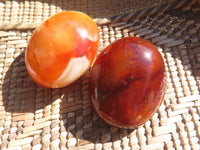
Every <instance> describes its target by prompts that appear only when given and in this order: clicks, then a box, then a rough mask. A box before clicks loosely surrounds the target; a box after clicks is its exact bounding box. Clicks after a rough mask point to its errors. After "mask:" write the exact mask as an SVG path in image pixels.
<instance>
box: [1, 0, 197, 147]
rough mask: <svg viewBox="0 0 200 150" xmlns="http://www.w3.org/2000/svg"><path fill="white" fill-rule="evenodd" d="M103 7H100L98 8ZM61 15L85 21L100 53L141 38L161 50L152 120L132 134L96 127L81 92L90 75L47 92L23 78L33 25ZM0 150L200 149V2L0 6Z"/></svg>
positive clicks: (18, 3)
mask: <svg viewBox="0 0 200 150" xmlns="http://www.w3.org/2000/svg"><path fill="white" fill-rule="evenodd" d="M105 8H106V9H105ZM63 10H79V11H83V12H86V13H88V14H89V15H90V16H92V17H93V18H94V19H95V21H96V22H97V24H98V26H99V31H100V35H101V40H100V46H99V51H98V52H100V51H101V50H102V49H103V48H105V47H106V46H108V45H109V44H110V43H112V42H114V41H115V40H117V39H120V38H122V37H127V36H138V37H142V38H144V39H146V40H148V41H150V42H151V43H153V44H154V45H155V46H156V47H157V48H158V50H159V51H160V52H161V54H162V56H163V58H164V60H165V64H166V68H167V72H168V88H167V92H166V96H165V99H164V102H163V104H162V105H161V107H160V109H159V110H158V111H157V112H156V113H155V115H154V116H153V117H152V118H151V119H150V120H149V121H147V122H146V123H145V124H144V125H142V126H140V127H138V128H136V129H119V128H116V127H112V126H109V125H108V124H106V123H105V122H103V121H102V120H101V119H100V118H99V116H98V115H97V114H96V113H95V112H94V111H93V109H92V108H91V105H90V98H89V95H88V80H89V78H90V70H89V69H88V71H87V72H86V73H85V74H84V75H83V76H82V77H81V78H80V79H78V80H77V81H75V82H74V83H72V84H71V85H69V86H67V87H64V88H60V89H47V88H43V87H40V86H38V85H37V84H35V83H34V82H33V81H32V79H31V78H30V77H29V75H28V73H27V71H26V67H25V62H24V51H25V49H26V46H27V43H28V40H29V38H30V37H31V35H32V33H33V31H34V29H35V27H36V26H37V25H38V24H40V23H41V22H42V21H43V20H45V19H46V18H47V17H49V16H51V15H52V14H55V13H57V12H59V11H63ZM0 12H2V13H1V14H0V149H2V150H4V149H12V150H22V149H23V150H31V149H33V150H38V149H42V150H46V149H53V150H58V149H84V150H88V149H96V150H100V149H105V150H110V149H114V150H115V149H116V150H120V149H125V150H129V149H131V150H139V149H141V150H146V149H148V150H155V149H158V150H160V149H161V150H162V149H167V150H173V149H176V150H179V149H180V150H181V149H183V150H189V149H194V150H198V149H200V140H199V139H200V2H199V1H197V0H194V1H191V0H183V1H168V2H166V1H155V0H154V1H148V0H146V1H134V0H125V1H108V0H105V1H97V0H96V1H89V0H88V1H83V0H82V1H81V0H76V1H59V0H57V1H56V0H54V1H50V0H49V1H47V0H43V1H40V0H37V1H27V0H26V1H16V0H15V1H0Z"/></svg>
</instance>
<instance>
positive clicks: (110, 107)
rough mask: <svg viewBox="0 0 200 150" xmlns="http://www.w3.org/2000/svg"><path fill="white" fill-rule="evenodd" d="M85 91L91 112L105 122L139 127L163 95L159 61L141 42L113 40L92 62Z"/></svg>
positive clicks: (153, 50)
mask: <svg viewBox="0 0 200 150" xmlns="http://www.w3.org/2000/svg"><path fill="white" fill-rule="evenodd" d="M89 89H90V96H91V99H92V104H93V106H94V108H95V110H96V111H97V113H98V114H99V116H100V117H101V118H102V119H104V120H105V121H106V122H107V123H109V124H111V125H114V126H117V127H126V128H133V127H136V126H138V125H141V124H143V123H145V122H146V121H147V120H148V119H150V117H151V116H152V115H153V114H154V113H155V111H156V110H157V109H158V108H159V106H160V105H161V103H162V101H163V98H164V95H165V90H166V70H165V64H164V61H163V58H162V56H161V54H160V53H159V51H158V50H157V49H156V48H155V47H154V46H153V45H152V44H151V43H149V42H147V41H146V40H144V39H141V38H137V37H126V38H122V39H120V40H117V41H116V42H114V43H112V44H111V45H109V46H108V47H107V48H105V49H104V50H103V51H102V52H101V53H100V54H99V56H98V58H97V59H96V61H95V63H94V65H93V67H92V70H91V78H90V87H89Z"/></svg>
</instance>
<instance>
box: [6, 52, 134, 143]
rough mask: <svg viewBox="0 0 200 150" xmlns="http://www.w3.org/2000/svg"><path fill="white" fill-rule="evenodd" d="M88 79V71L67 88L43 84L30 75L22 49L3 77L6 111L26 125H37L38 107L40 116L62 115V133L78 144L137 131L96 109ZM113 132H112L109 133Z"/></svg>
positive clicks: (113, 139) (111, 138)
mask: <svg viewBox="0 0 200 150" xmlns="http://www.w3.org/2000/svg"><path fill="white" fill-rule="evenodd" d="M88 79H89V77H88V75H87V73H86V74H85V75H83V76H82V77H81V78H80V79H78V80H77V81H76V82H74V83H72V84H70V85H69V86H67V87H64V88H60V89H49V88H44V87H41V86H39V85H37V84H36V83H34V81H33V80H32V79H31V78H30V76H29V75H28V72H27V70H26V67H25V62H24V52H22V53H21V54H20V55H19V56H18V57H17V58H16V59H15V60H14V61H13V63H12V64H11V65H10V66H9V68H8V70H7V72H6V75H5V78H4V80H3V86H2V95H3V105H4V108H5V111H6V112H9V113H11V115H12V122H19V121H24V126H32V125H34V120H37V119H35V117H36V116H38V115H39V114H38V110H41V111H42V113H40V114H41V115H42V116H40V117H39V118H45V117H48V116H51V115H60V120H58V119H57V121H61V122H63V124H62V123H61V124H62V125H61V126H60V132H65V131H68V134H67V136H66V140H67V139H70V138H74V137H76V138H78V139H79V141H78V142H77V146H81V145H85V144H87V143H90V142H92V143H102V142H103V143H106V142H111V141H112V142H113V141H115V140H119V139H120V138H122V137H124V136H127V135H128V134H130V133H131V132H132V131H133V130H126V129H118V128H113V127H111V126H110V125H108V124H106V123H105V122H104V121H103V120H101V119H100V118H99V117H98V115H97V114H96V113H95V112H93V109H92V108H91V105H90V99H89V95H88V85H87V84H88ZM57 101H58V102H57ZM54 103H56V104H54ZM59 105H60V106H59ZM57 106H58V107H60V108H58V110H59V111H57V110H56V109H54V107H57ZM2 117H5V116H2ZM3 123H4V122H2V124H3ZM111 131H112V133H111V135H108V133H110V132H111Z"/></svg>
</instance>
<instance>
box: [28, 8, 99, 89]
mask: <svg viewBox="0 0 200 150" xmlns="http://www.w3.org/2000/svg"><path fill="white" fill-rule="evenodd" d="M98 44H99V31H98V27H97V25H96V24H95V22H94V21H93V20H92V19H91V18H90V17H89V16H87V15H86V14H84V13H80V12H74V11H67V12H61V13H58V14H56V15H53V16H52V17H50V18H49V19H48V20H46V21H45V22H44V23H43V24H42V25H41V26H40V27H38V28H37V29H36V30H35V32H34V33H33V35H32V37H31V39H30V41H29V43H28V46H27V50H26V58H25V62H26V67H27V70H28V72H29V74H30V76H31V77H32V78H33V80H34V81H35V82H37V83H38V84H40V85H42V86H45V87H50V88H59V87H63V86H66V85H68V84H70V83H72V82H73V81H75V80H76V79H78V78H79V77H80V76H81V75H82V74H83V73H84V72H85V71H86V70H87V68H88V67H89V66H90V65H91V63H92V62H93V60H94V58H95V56H96V53H97V49H98Z"/></svg>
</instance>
